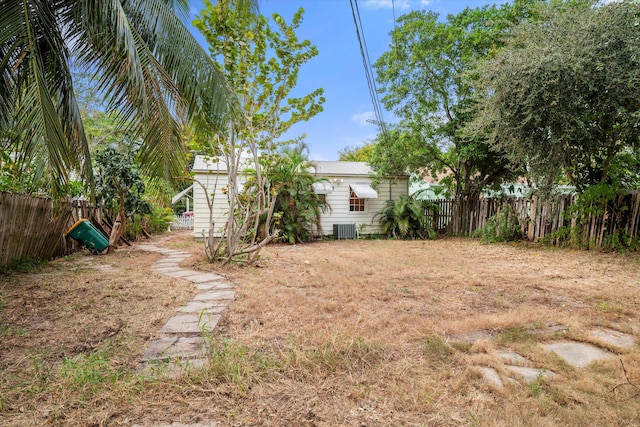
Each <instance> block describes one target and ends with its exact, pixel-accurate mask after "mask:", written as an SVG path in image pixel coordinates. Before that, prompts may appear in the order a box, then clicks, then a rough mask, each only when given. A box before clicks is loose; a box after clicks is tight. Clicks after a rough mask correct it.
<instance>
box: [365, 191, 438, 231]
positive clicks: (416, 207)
mask: <svg viewBox="0 0 640 427" xmlns="http://www.w3.org/2000/svg"><path fill="white" fill-rule="evenodd" d="M433 209H435V205H434V204H433V203H431V202H429V201H427V200H418V199H415V198H413V197H411V196H406V195H403V196H400V198H399V199H398V200H396V201H392V202H387V203H386V205H385V207H384V208H383V209H382V211H381V212H379V213H378V214H377V215H376V216H379V217H380V218H379V221H380V231H381V232H382V233H384V234H387V235H389V236H392V237H397V238H402V239H418V238H419V239H433V238H435V234H436V233H435V230H434V228H433V224H432V222H431V218H430V216H429V215H428V212H429V211H430V210H433Z"/></svg>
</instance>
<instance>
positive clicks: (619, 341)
mask: <svg viewBox="0 0 640 427" xmlns="http://www.w3.org/2000/svg"><path fill="white" fill-rule="evenodd" d="M589 335H591V336H592V337H593V338H595V339H597V340H600V341H602V342H604V343H606V344H609V345H612V346H615V347H621V348H628V347H633V345H634V344H635V339H634V338H633V337H632V336H631V335H627V334H625V333H622V332H619V331H614V330H613V329H608V328H594V329H591V330H590V331H589Z"/></svg>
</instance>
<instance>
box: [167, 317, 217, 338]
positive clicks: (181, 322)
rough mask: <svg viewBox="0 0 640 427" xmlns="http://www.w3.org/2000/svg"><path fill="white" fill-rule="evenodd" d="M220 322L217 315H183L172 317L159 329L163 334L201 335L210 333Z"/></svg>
mask: <svg viewBox="0 0 640 427" xmlns="http://www.w3.org/2000/svg"><path fill="white" fill-rule="evenodd" d="M219 320H220V315H219V314H207V313H185V314H178V315H175V316H173V317H172V318H171V319H169V320H168V321H167V323H165V325H164V326H163V327H162V328H161V329H160V333H164V334H201V333H202V331H203V330H204V331H211V330H213V328H215V327H216V325H217V324H218V321H219Z"/></svg>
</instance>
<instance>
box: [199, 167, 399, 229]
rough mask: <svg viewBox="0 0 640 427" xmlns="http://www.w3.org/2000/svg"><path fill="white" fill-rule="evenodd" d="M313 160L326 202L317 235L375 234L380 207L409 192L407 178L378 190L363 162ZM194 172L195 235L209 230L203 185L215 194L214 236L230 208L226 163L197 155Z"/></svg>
mask: <svg viewBox="0 0 640 427" xmlns="http://www.w3.org/2000/svg"><path fill="white" fill-rule="evenodd" d="M313 163H314V164H315V165H316V166H315V174H316V175H317V176H319V177H323V178H326V179H327V181H324V182H319V183H317V184H315V185H314V188H313V190H314V191H315V192H316V193H318V194H323V195H324V197H325V198H326V201H327V203H328V204H329V209H327V211H326V212H323V213H322V214H321V219H320V230H315V231H316V233H318V234H322V235H333V234H334V229H336V231H339V232H340V233H341V236H340V237H352V235H355V232H356V231H357V232H359V233H364V234H371V233H376V232H377V231H378V230H379V225H378V218H374V217H375V216H376V214H377V213H378V212H380V211H381V210H382V208H383V207H384V204H385V202H386V201H387V200H390V199H391V200H397V199H398V197H399V196H400V195H403V194H405V195H406V194H408V190H409V184H408V177H398V178H397V179H394V181H393V183H391V184H390V183H389V182H388V181H382V182H380V184H379V186H378V189H377V190H376V189H374V188H373V187H372V181H373V178H372V176H371V174H372V172H373V170H372V169H371V168H370V167H369V166H368V165H367V164H366V163H362V162H326V161H321V162H313ZM193 172H194V173H195V176H194V178H195V180H196V183H195V184H194V187H193V212H194V235H195V236H196V237H202V233H203V231H205V232H208V230H209V208H208V206H207V201H206V196H205V194H206V193H205V188H206V192H207V193H208V194H210V195H211V194H213V195H214V197H213V220H214V224H215V225H214V235H220V234H221V231H222V230H223V229H224V224H225V223H226V218H227V213H228V210H229V202H228V200H227V196H226V194H225V192H224V191H223V189H225V190H226V187H227V186H228V184H229V180H228V176H227V167H226V164H225V163H224V162H211V161H206V159H205V158H204V157H203V156H196V159H195V162H194V165H193ZM311 172H314V171H313V170H312V171H311ZM239 181H240V182H239V185H244V182H246V177H244V176H241V177H239ZM203 186H204V187H205V188H203ZM334 225H340V227H334ZM345 233H346V234H345Z"/></svg>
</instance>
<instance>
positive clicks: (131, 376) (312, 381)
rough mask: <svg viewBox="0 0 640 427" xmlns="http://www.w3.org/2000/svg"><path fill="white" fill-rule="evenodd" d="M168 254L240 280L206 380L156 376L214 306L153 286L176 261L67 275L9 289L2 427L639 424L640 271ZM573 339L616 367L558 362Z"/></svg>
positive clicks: (129, 263) (548, 262) (9, 283)
mask: <svg viewBox="0 0 640 427" xmlns="http://www.w3.org/2000/svg"><path fill="white" fill-rule="evenodd" d="M154 244H156V245H164V246H166V247H168V248H171V249H179V250H183V251H188V252H190V253H192V254H193V257H192V258H190V259H187V260H185V261H184V262H183V266H184V267H185V268H191V269H196V270H202V271H209V272H211V273H215V274H222V275H225V276H227V277H228V278H229V279H230V280H231V281H232V282H234V283H235V286H236V292H237V294H236V299H235V300H234V301H233V302H232V303H231V304H229V306H228V307H227V308H226V309H225V311H224V313H223V315H222V319H221V320H220V322H219V324H218V326H217V327H216V329H215V330H214V331H213V332H211V333H210V335H207V336H206V337H205V345H206V346H207V351H208V355H209V358H208V361H207V363H205V365H204V367H202V368H199V369H192V370H187V371H186V372H187V373H186V374H184V375H182V376H180V377H167V376H165V375H163V374H162V369H161V368H159V370H158V372H157V374H151V375H149V374H145V375H146V376H142V374H140V373H139V371H138V369H139V366H140V359H141V358H142V355H143V354H144V352H145V350H146V348H147V346H148V345H149V343H150V342H151V340H152V338H153V337H154V336H155V334H157V332H158V329H159V328H160V327H162V325H163V324H164V322H166V321H167V319H168V318H170V317H171V316H172V315H173V314H174V313H175V312H176V311H177V310H179V309H180V307H183V306H184V305H186V304H187V302H188V301H190V300H191V299H192V298H193V297H194V295H196V293H197V292H198V291H197V290H196V289H195V287H194V286H193V284H191V283H188V282H187V281H184V280H182V279H180V278H171V277H166V276H161V275H159V274H153V273H151V272H150V271H151V269H150V266H151V265H152V264H154V263H155V262H156V261H157V260H158V259H159V257H160V255H157V254H152V253H145V252H142V251H136V250H132V251H128V250H123V251H118V252H117V253H116V254H114V255H109V256H102V257H91V256H88V255H83V254H81V255H75V256H73V257H70V258H68V259H62V260H57V261H54V262H52V263H50V264H49V265H48V266H47V267H45V268H43V269H42V270H38V271H37V272H34V273H29V274H17V273H12V274H11V275H9V276H0V298H2V304H3V306H2V308H0V322H1V325H2V326H1V328H2V330H0V368H1V369H2V379H1V380H0V395H1V396H2V397H0V424H6V425H38V424H46V423H48V424H51V425H91V424H93V425H133V424H138V425H148V426H153V425H163V424H164V425H166V424H171V423H172V422H180V423H184V424H195V423H202V424H207V423H213V422H217V423H219V424H220V425H223V426H227V425H229V426H232V425H309V426H311V425H314V426H336V425H345V426H361V425H367V426H386V425H430V426H431V425H434V426H458V425H480V426H500V425H502V426H512V425H536V426H547V425H548V426H552V425H637V424H640V415H639V414H640V403H639V400H638V396H639V395H640V389H639V387H640V349H639V348H638V345H637V344H632V345H631V346H627V345H621V343H627V344H628V343H629V340H632V341H631V342H632V343H637V342H639V341H638V337H639V334H640V329H639V328H640V312H639V310H638V309H639V308H640V293H639V292H638V287H639V286H640V258H639V257H638V255H637V254H632V255H616V254H603V253H592V252H579V251H571V250H555V249H547V248H542V247H538V246H533V245H524V244H508V245H483V244H481V243H479V242H478V241H475V240H468V239H441V240H436V241H376V240H357V241H324V242H318V243H313V244H308V245H295V246H284V245H282V246H281V245H273V246H270V247H268V248H266V250H264V251H263V253H262V255H261V258H260V260H259V262H258V264H257V265H255V266H250V267H239V266H230V267H227V268H224V269H220V268H219V267H218V266H215V265H211V264H208V263H207V262H206V260H205V259H204V256H203V250H202V246H201V243H195V242H193V239H192V238H191V237H190V236H189V235H187V234H178V235H172V236H171V238H170V239H169V240H167V241H165V242H156V243H154ZM107 265H108V266H110V267H107ZM111 269H113V270H115V271H109V270H111ZM549 325H551V326H549ZM559 325H560V326H562V327H558V326H559ZM602 331H606V333H602ZM461 336H463V337H464V336H466V337H474V338H473V339H472V338H469V339H467V340H462V339H459V337H461ZM456 337H457V338H456ZM611 337H613V338H611ZM564 342H577V343H584V344H590V345H592V346H594V347H597V348H599V349H602V351H605V352H607V354H611V355H613V357H611V358H608V359H606V360H599V361H595V362H593V363H590V364H587V365H586V366H584V367H579V368H577V367H575V366H572V365H571V364H570V363H567V362H566V361H565V360H564V359H563V358H562V357H560V356H558V355H557V354H556V353H553V352H552V351H549V350H547V348H554V347H553V346H549V345H550V344H553V343H564ZM545 346H547V348H545ZM514 354H515V355H518V356H520V357H522V358H523V360H520V359H517V360H516V357H515V356H514ZM505 355H506V356H505ZM507 362H508V365H505V363H507ZM509 366H510V367H509ZM485 368H486V369H492V370H493V371H492V375H493V374H495V378H497V379H498V380H500V382H501V383H502V386H501V387H500V386H497V385H496V384H498V383H497V382H494V383H492V382H490V381H487V379H486V376H485V375H483V372H484V369H485ZM532 369H541V371H534V370H532ZM540 372H542V374H539V375H538V374H537V373H540ZM547 372H550V373H553V375H550V374H545V373H547ZM532 373H533V374H532ZM511 377H513V378H516V380H514V381H508V378H511Z"/></svg>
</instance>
